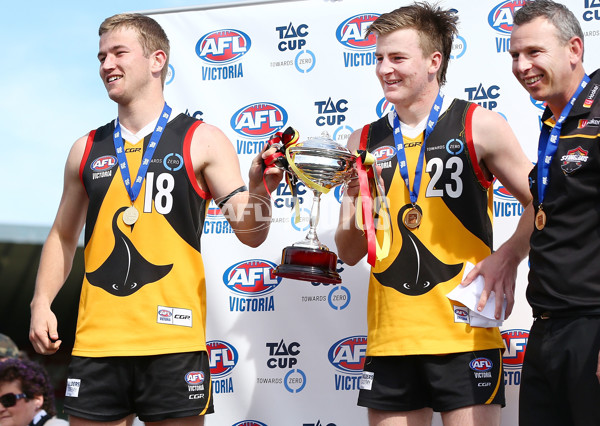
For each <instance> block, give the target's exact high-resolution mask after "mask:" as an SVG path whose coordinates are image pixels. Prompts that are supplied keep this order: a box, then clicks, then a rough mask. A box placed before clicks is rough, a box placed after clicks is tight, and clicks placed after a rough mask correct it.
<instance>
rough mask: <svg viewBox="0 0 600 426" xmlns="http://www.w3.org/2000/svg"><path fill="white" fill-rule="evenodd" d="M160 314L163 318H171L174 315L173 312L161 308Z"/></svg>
mask: <svg viewBox="0 0 600 426" xmlns="http://www.w3.org/2000/svg"><path fill="white" fill-rule="evenodd" d="M158 315H160V317H161V318H171V317H172V316H173V313H172V312H171V311H168V310H166V309H161V310H159V311H158Z"/></svg>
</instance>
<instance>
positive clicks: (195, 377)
mask: <svg viewBox="0 0 600 426" xmlns="http://www.w3.org/2000/svg"><path fill="white" fill-rule="evenodd" d="M185 381H186V382H187V384H188V385H201V384H202V383H204V372H202V371H190V372H189V373H187V374H186V375H185Z"/></svg>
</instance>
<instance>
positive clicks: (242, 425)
mask: <svg viewBox="0 0 600 426" xmlns="http://www.w3.org/2000/svg"><path fill="white" fill-rule="evenodd" d="M233 426H267V425H266V424H264V423H262V422H259V421H256V420H242V421H241V422H238V423H236V424H234V425H233Z"/></svg>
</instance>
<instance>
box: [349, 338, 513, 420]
mask: <svg viewBox="0 0 600 426" xmlns="http://www.w3.org/2000/svg"><path fill="white" fill-rule="evenodd" d="M483 404H500V405H501V406H503V407H504V405H505V401H504V377H503V373H502V353H501V350H500V349H489V350H484V351H475V352H462V353H456V354H446V355H407V356H379V357H367V359H366V360H365V366H364V370H363V375H362V378H361V381H360V392H359V395H358V405H361V406H363V407H369V408H374V409H376V410H386V411H412V410H420V409H422V408H426V407H430V408H432V409H433V410H434V411H437V412H446V411H451V410H456V409H458V408H462V407H468V406H471V405H483Z"/></svg>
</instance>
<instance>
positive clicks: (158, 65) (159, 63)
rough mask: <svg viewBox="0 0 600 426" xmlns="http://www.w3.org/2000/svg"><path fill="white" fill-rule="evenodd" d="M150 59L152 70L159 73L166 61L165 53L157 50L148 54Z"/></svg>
mask: <svg viewBox="0 0 600 426" xmlns="http://www.w3.org/2000/svg"><path fill="white" fill-rule="evenodd" d="M150 59H151V60H152V62H151V67H152V72H153V73H158V74H160V73H161V72H162V69H163V68H164V67H165V64H166V63H167V54H166V53H165V52H164V51H162V50H157V51H156V52H154V53H152V55H150Z"/></svg>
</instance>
